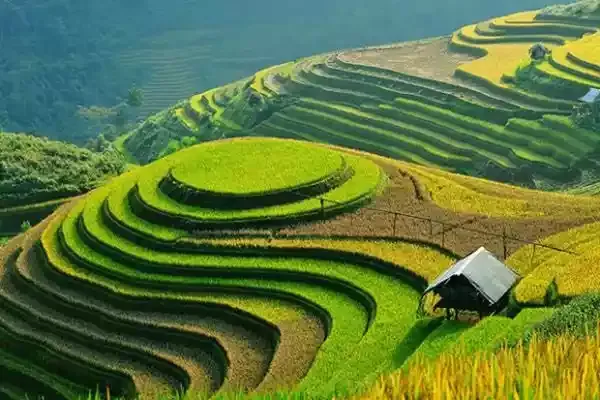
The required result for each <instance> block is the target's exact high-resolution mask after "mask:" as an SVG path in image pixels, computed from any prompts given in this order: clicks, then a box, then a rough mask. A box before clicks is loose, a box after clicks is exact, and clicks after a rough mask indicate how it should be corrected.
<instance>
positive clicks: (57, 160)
mask: <svg viewBox="0 0 600 400" xmlns="http://www.w3.org/2000/svg"><path fill="white" fill-rule="evenodd" d="M595 4H596V1H595V0H593V1H592V0H585V1H583V2H579V3H577V4H576V5H570V6H552V7H549V8H545V9H543V10H537V11H522V12H518V13H515V14H510V15H505V16H501V17H496V18H492V19H489V20H485V21H478V22H473V23H471V24H470V25H465V26H463V27H461V28H459V29H457V30H456V31H455V32H453V33H452V34H451V35H448V36H440V37H432V38H429V39H423V40H418V41H411V42H405V43H400V44H392V45H386V46H379V47H371V48H362V49H355V50H344V51H334V52H330V53H325V54H319V55H315V56H310V57H306V58H302V59H297V60H295V61H290V62H284V63H281V64H276V63H274V64H273V65H272V66H270V67H268V68H265V69H262V70H259V71H258V72H256V73H255V74H254V75H252V76H248V77H246V78H243V79H240V80H237V81H232V82H231V83H228V84H226V85H225V86H219V87H215V88H212V89H210V90H207V91H204V92H201V93H198V94H195V95H193V96H191V97H190V98H188V99H185V100H182V101H180V102H179V103H177V104H176V105H174V106H173V107H171V108H168V109H165V110H163V111H161V112H159V113H158V114H156V115H153V116H151V117H150V118H148V119H147V120H145V121H144V123H142V124H141V125H140V126H139V127H138V128H136V129H135V130H133V131H130V132H127V133H126V134H124V135H122V136H120V137H119V138H117V140H116V141H115V142H114V144H113V145H112V146H109V147H108V149H107V150H106V151H105V152H103V153H93V152H90V151H88V150H82V149H79V148H76V147H74V146H71V145H65V144H63V143H57V142H52V141H49V140H47V139H40V138H34V137H31V136H25V135H9V134H0V144H1V145H2V146H1V147H0V185H2V182H4V186H5V189H4V190H5V191H6V189H7V188H13V189H11V190H12V191H11V192H8V193H9V195H8V196H6V195H4V194H3V193H6V192H2V191H1V190H0V195H1V196H0V207H1V205H2V204H4V203H2V202H3V201H4V202H8V203H5V204H6V206H7V207H8V208H4V209H3V208H0V221H1V222H3V221H5V220H6V216H7V215H8V216H12V217H14V215H21V214H19V213H20V212H22V211H23V210H26V211H27V210H28V209H30V208H35V209H36V210H41V209H42V208H43V211H44V213H41V212H40V214H39V216H40V217H39V218H43V220H41V221H40V222H39V223H37V224H34V226H33V227H31V228H30V229H27V230H26V231H25V232H23V233H21V234H19V235H17V236H14V237H12V238H9V239H7V238H5V237H3V233H2V231H1V230H0V343H2V346H0V400H3V399H8V400H17V399H18V400H21V399H24V398H44V399H48V400H83V399H88V400H89V399H96V400H110V399H118V400H138V399H140V400H145V399H148V400H159V399H161V400H175V399H178V400H179V399H182V398H190V399H211V400H217V399H222V400H226V399H240V400H241V399H256V400H258V399H263V400H266V399H272V398H277V399H294V400H296V399H301V400H304V399H307V400H309V399H310V400H312V399H324V400H325V399H334V398H335V399H346V400H358V399H361V400H362V399H364V400H392V399H394V400H395V399H406V400H408V399H410V400H417V399H419V400H423V399H439V398H448V399H450V398H451V399H465V400H476V399H482V398H498V399H501V398H515V399H516V398H519V399H526V398H527V399H534V398H535V399H537V398H541V399H547V398H556V399H560V400H563V399H574V398H577V399H579V398H582V399H585V400H587V399H596V398H597V397H598V395H599V392H598V388H600V382H599V378H598V374H597V373H593V371H596V370H597V369H598V368H600V359H599V358H598V357H597V355H598V354H600V350H599V349H600V341H599V340H598V338H599V337H600V335H594V333H595V332H596V331H598V329H600V325H599V324H600V279H599V276H598V269H597V265H600V251H599V250H598V249H600V223H599V220H598V215H599V214H600V199H599V198H598V196H597V194H598V193H599V192H600V190H599V189H598V188H599V187H600V170H599V165H600V129H599V128H600V121H599V120H597V119H596V120H595V119H594V115H593V114H592V110H590V109H588V108H586V107H584V106H582V105H581V104H578V100H577V99H578V97H580V96H581V95H583V94H585V93H587V91H588V88H589V87H590V86H594V85H596V84H597V83H598V84H600V72H599V71H600V60H599V59H598V54H597V52H596V50H597V49H598V48H600V32H599V30H600V19H598V18H596V8H595ZM302 7H303V6H302ZM302 7H300V6H299V8H302ZM181 12H183V11H181ZM265 12H266V11H265ZM299 13H300V11H299ZM232 18H233V17H232ZM539 42H542V43H543V44H544V45H545V46H546V48H547V49H549V50H551V51H550V52H548V53H547V54H545V55H544V57H543V58H540V59H538V60H535V61H533V60H530V57H529V54H528V52H529V49H530V48H531V46H532V45H534V44H536V43H539ZM104 144H105V142H102V143H100V142H99V143H98V145H102V146H103V145H104ZM102 146H101V147H102ZM115 149H117V150H119V151H120V152H121V153H122V154H118V151H115ZM2 151H4V153H2ZM125 159H126V160H125ZM126 161H127V162H128V163H129V164H125V162H126ZM133 162H138V163H139V165H138V166H131V163H133ZM126 167H127V168H126ZM3 172H4V174H3ZM115 175H118V176H115ZM2 178H4V180H2ZM19 185H20V186H19ZM14 188H17V190H15V189H14ZM71 189H72V190H73V192H68V191H69V190H71ZM90 189H93V190H90ZM540 189H545V190H540ZM88 190H90V191H89V192H87V191H88ZM67 192H68V196H74V197H68V198H64V196H63V194H65V193H67ZM83 192H86V193H83ZM44 200H49V201H48V202H45V203H44V202H42V203H40V201H44ZM30 205H31V206H30ZM50 212H51V214H50ZM13 219H14V218H13ZM10 233H11V235H10V236H12V234H14V233H16V232H10ZM481 247H485V249H487V250H488V251H489V252H491V255H493V256H495V257H496V258H497V259H498V260H501V261H502V262H503V263H504V264H505V265H506V266H507V267H509V269H510V270H512V272H511V271H508V274H509V275H510V276H513V277H514V276H516V277H517V279H516V281H513V280H511V281H510V282H513V283H511V284H510V285H506V290H507V291H506V292H502V293H500V292H501V291H502V290H504V289H503V287H504V285H505V283H504V282H502V279H503V278H502V277H500V276H499V275H496V274H497V273H498V269H494V268H492V267H493V264H498V263H497V260H496V261H494V260H493V259H491V258H489V257H488V256H489V255H486V256H485V257H486V258H485V261H484V262H483V264H481V265H479V266H477V267H476V269H475V270H471V271H470V272H469V273H470V274H476V275H479V274H480V279H481V280H485V283H484V285H480V283H481V280H479V281H476V282H474V281H473V280H471V277H472V275H471V277H469V276H466V273H465V274H463V278H464V277H466V279H467V281H468V282H467V283H469V285H468V286H462V284H461V283H460V282H461V281H460V280H454V281H452V280H447V281H445V282H444V283H443V286H442V287H441V290H439V291H437V292H430V291H429V290H428V287H429V285H430V284H431V283H432V282H436V280H437V278H439V277H440V275H441V274H442V273H444V272H445V271H447V270H448V268H449V267H450V266H453V265H455V263H456V262H457V261H458V260H459V259H463V258H464V257H466V256H468V255H470V254H473V252H474V251H476V253H477V254H482V253H481V252H482V250H483V249H481ZM478 249H479V250H478ZM483 254H485V253H483ZM466 264H467V263H466V262H465V263H460V264H458V266H461V265H462V267H461V272H465V271H466V267H465V266H466ZM505 272H506V270H505ZM445 276H447V275H445ZM458 279H461V278H460V277H459V278H458ZM442 280H443V279H442ZM451 281H452V282H453V283H451ZM457 282H458V283H457ZM462 282H463V283H465V282H466V281H465V280H463V281H462ZM453 284H456V285H457V286H454V289H453ZM482 286H489V287H492V286H494V288H493V290H494V291H495V292H496V293H497V294H498V298H497V299H496V300H494V299H492V298H491V297H490V294H489V292H487V291H486V290H484V288H483V287H482ZM447 295H448V296H447ZM440 300H441V302H440ZM448 302H449V303H451V304H450V308H447V309H444V307H448V306H449V304H448ZM453 302H458V303H460V305H459V306H457V305H456V303H454V304H452V303H453ZM473 303H480V304H487V305H491V306H490V307H491V308H494V309H493V310H492V309H491V308H488V309H487V310H486V311H481V309H480V312H477V311H476V310H475V311H473V309H472V306H473ZM493 305H498V307H492V306H493ZM440 306H441V307H442V308H439V307H440ZM451 308H454V309H455V310H454V311H455V315H454V318H451V314H452V312H451V310H450V309H451ZM456 308H459V309H461V310H462V311H461V313H460V315H458V313H456ZM467 308H469V309H471V311H465V309H467ZM594 329H596V331H594ZM598 333H600V331H598Z"/></svg>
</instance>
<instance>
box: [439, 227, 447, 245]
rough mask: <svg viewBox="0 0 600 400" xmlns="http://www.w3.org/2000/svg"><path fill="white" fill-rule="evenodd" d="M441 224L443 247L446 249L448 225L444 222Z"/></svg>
mask: <svg viewBox="0 0 600 400" xmlns="http://www.w3.org/2000/svg"><path fill="white" fill-rule="evenodd" d="M440 224H442V247H444V240H445V238H446V224H445V223H443V222H440Z"/></svg>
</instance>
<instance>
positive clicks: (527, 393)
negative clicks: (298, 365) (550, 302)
mask: <svg viewBox="0 0 600 400" xmlns="http://www.w3.org/2000/svg"><path fill="white" fill-rule="evenodd" d="M596 329H597V333H600V323H599V324H598V325H597V328H596ZM598 370H600V337H599V336H598V335H586V336H583V337H575V336H572V335H569V334H563V335H560V336H557V337H555V338H552V339H550V340H541V339H539V338H538V337H537V336H535V335H533V336H532V338H531V341H530V342H529V343H528V344H527V345H524V344H523V342H519V343H518V344H517V345H516V346H515V347H512V348H508V347H503V348H501V349H500V350H499V351H498V352H495V353H494V352H485V351H483V352H477V353H475V354H469V353H468V350H467V349H464V348H463V349H462V351H461V352H457V353H455V354H450V353H445V354H442V355H441V356H440V357H439V358H438V359H437V360H436V361H435V362H431V361H428V360H427V359H426V358H424V357H422V356H419V357H417V358H416V359H415V360H414V361H413V362H412V363H411V365H410V366H409V368H408V369H406V370H400V371H398V372H396V373H394V374H391V375H388V376H384V377H381V378H380V380H379V382H378V383H377V384H376V385H375V386H374V387H373V388H372V389H371V390H370V391H369V392H367V393H365V394H363V395H361V396H359V397H355V399H361V400H362V399H365V400H366V399H369V400H380V399H407V400H408V399H465V400H468V399H500V398H503V399H504V398H506V399H598V398H600V389H599V388H600V378H599V375H598V373H597V372H596V371H598Z"/></svg>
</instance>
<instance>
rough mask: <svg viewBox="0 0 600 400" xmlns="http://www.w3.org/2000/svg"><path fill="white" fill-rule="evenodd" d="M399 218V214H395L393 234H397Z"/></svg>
mask: <svg viewBox="0 0 600 400" xmlns="http://www.w3.org/2000/svg"><path fill="white" fill-rule="evenodd" d="M397 219H398V214H394V228H393V229H392V236H396V221H397Z"/></svg>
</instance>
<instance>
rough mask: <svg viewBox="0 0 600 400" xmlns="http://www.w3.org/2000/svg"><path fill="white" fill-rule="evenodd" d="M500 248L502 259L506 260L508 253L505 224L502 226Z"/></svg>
mask: <svg viewBox="0 0 600 400" xmlns="http://www.w3.org/2000/svg"><path fill="white" fill-rule="evenodd" d="M502 250H503V252H504V261H506V256H507V254H508V249H507V248H506V225H504V226H503V227H502Z"/></svg>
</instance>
